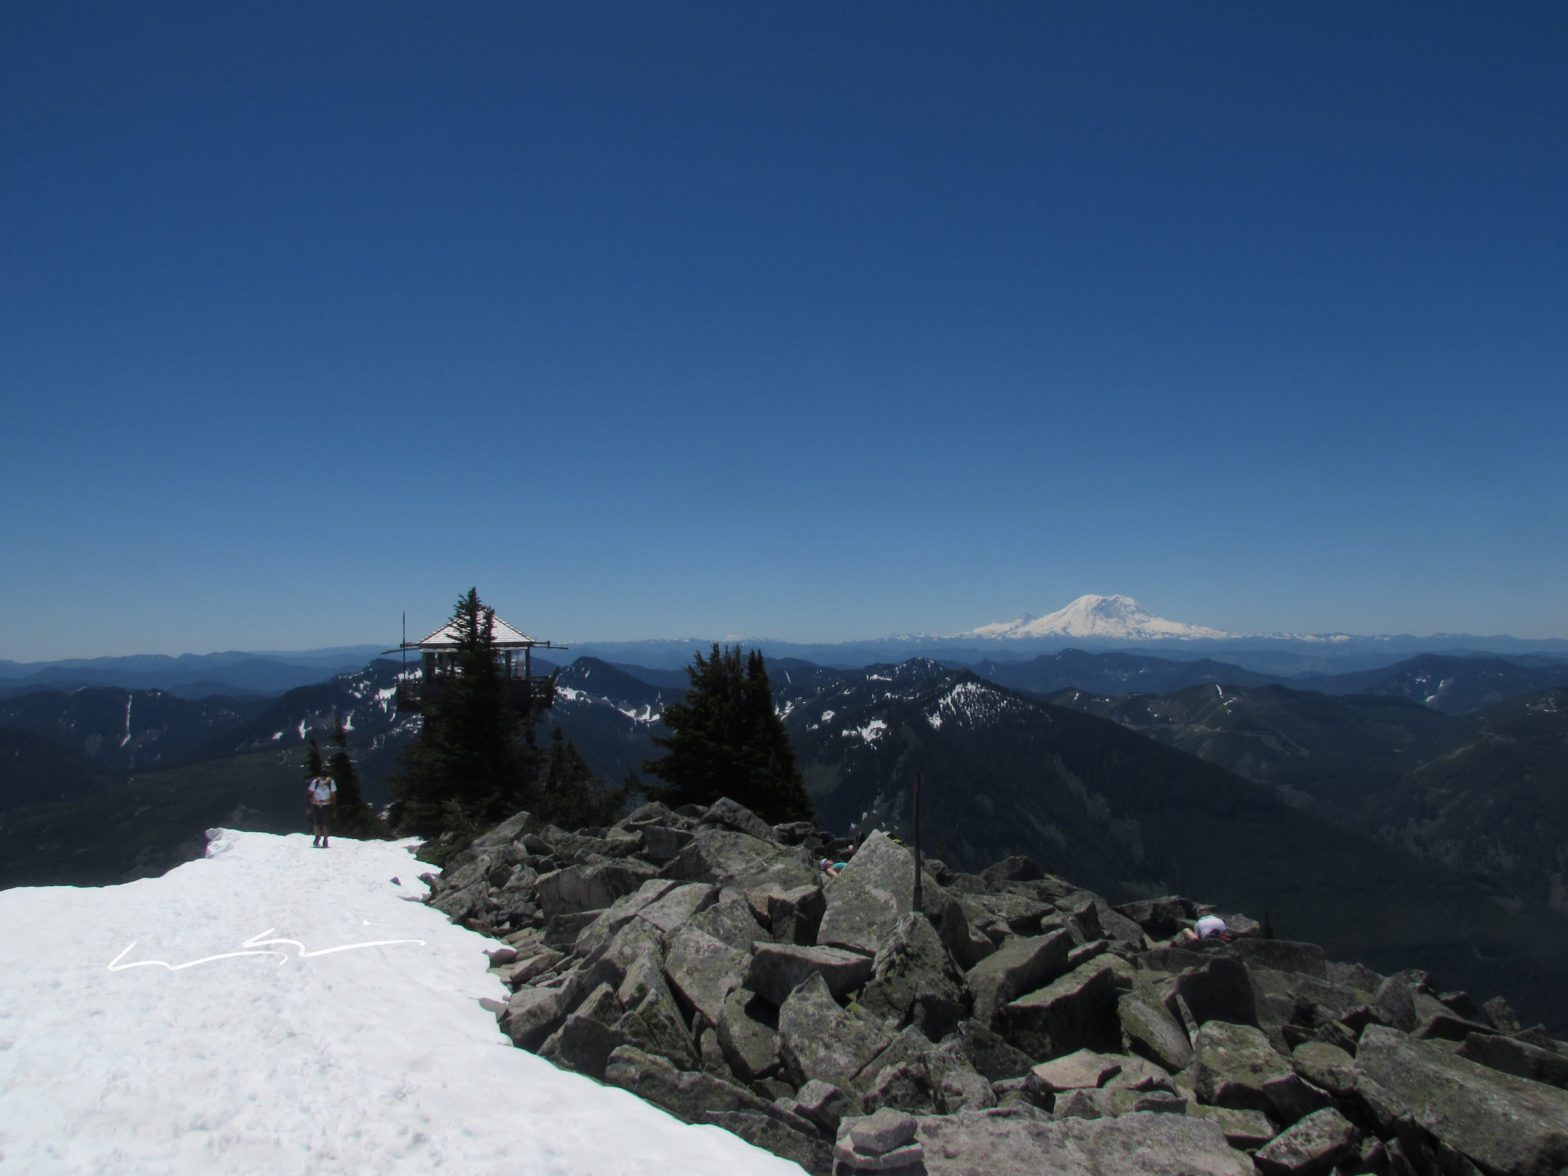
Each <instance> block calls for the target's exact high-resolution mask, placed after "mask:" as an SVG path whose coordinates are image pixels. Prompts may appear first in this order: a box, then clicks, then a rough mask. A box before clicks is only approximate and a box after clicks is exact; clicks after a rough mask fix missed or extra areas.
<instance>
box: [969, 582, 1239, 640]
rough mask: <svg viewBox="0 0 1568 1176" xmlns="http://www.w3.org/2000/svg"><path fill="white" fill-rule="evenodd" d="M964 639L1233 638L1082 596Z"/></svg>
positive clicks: (1127, 600) (1109, 599)
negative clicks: (1063, 605)
mask: <svg viewBox="0 0 1568 1176" xmlns="http://www.w3.org/2000/svg"><path fill="white" fill-rule="evenodd" d="M959 636H962V637H991V638H1024V637H1099V638H1106V639H1110V640H1115V641H1164V640H1172V639H1175V640H1189V641H1190V640H1196V639H1204V638H1207V639H1211V640H1212V639H1214V638H1223V637H1229V636H1231V634H1229V633H1224V632H1221V631H1220V630H1219V629H1208V628H1205V627H1203V626H1202V625H1189V624H1185V623H1184V622H1181V621H1171V620H1167V619H1165V618H1164V617H1157V616H1155V615H1154V614H1153V613H1151V612H1149V611H1148V610H1147V609H1145V608H1144V607H1143V606H1142V605H1141V604H1139V603H1138V602H1137V601H1136V600H1134V599H1133V598H1132V597H1130V596H1096V595H1092V594H1091V595H1085V596H1080V597H1079V598H1078V599H1077V600H1075V601H1073V602H1072V603H1071V604H1069V605H1067V606H1066V607H1065V608H1059V609H1057V610H1056V611H1055V612H1053V613H1047V614H1046V615H1045V616H1043V617H1036V616H1033V615H1031V614H1029V613H1025V614H1024V615H1023V616H1021V617H1019V618H1018V619H1017V620H1016V621H998V622H997V623H995V624H991V625H981V626H980V627H979V628H978V629H971V630H969V631H968V632H967V633H961V634H959Z"/></svg>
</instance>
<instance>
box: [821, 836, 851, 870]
mask: <svg viewBox="0 0 1568 1176" xmlns="http://www.w3.org/2000/svg"><path fill="white" fill-rule="evenodd" d="M854 856H855V843H854V842H853V841H851V842H850V843H849V848H848V849H846V850H845V851H844V857H843V859H842V860H840V861H833V860H830V859H829V858H823V859H822V860H821V861H820V862H818V863H817V864H818V865H819V866H821V867H822V872H823V873H824V874H826V875H827V876H828V877H829V878H837V877H838V876H839V875H840V874H842V873H843V872H844V867H845V866H847V865H849V859H850V858H852V857H854Z"/></svg>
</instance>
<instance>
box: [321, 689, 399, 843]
mask: <svg viewBox="0 0 1568 1176" xmlns="http://www.w3.org/2000/svg"><path fill="white" fill-rule="evenodd" d="M332 743H333V746H334V747H335V748H336V749H337V750H335V751H334V752H333V753H332V759H331V761H330V762H329V763H328V765H327V774H328V775H330V776H331V777H332V779H333V782H334V783H336V784H337V786H338V803H337V816H336V817H335V818H334V823H335V825H336V827H337V831H338V832H340V833H342V834H343V835H344V836H345V837H385V836H387V835H388V833H389V832H390V831H389V830H388V829H387V827H386V826H385V825H384V824H382V822H381V820H380V818H378V817H377V816H376V814H375V812H374V810H372V809H371V807H370V805H369V804H368V803H367V802H366V801H365V798H364V795H363V793H362V791H361V789H360V781H359V769H358V768H357V767H355V766H354V760H353V758H352V757H351V756H350V755H349V753H348V727H347V726H346V725H345V724H344V722H343V716H342V715H334V716H333V718H332ZM318 758H319V753H318Z"/></svg>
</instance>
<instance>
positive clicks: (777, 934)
mask: <svg viewBox="0 0 1568 1176" xmlns="http://www.w3.org/2000/svg"><path fill="white" fill-rule="evenodd" d="M752 897H753V899H754V900H755V899H756V898H757V897H759V896H758V895H757V894H756V893H755V892H754V893H753V896H752ZM760 898H761V906H762V908H763V909H764V910H765V911H766V912H767V919H768V930H769V931H770V932H771V933H772V936H773V938H774V939H775V940H776V941H777V942H779V943H794V944H798V945H800V946H807V945H810V944H814V943H816V941H817V928H819V927H820V926H822V915H823V913H824V912H825V911H826V910H827V898H826V896H825V895H824V894H823V893H822V887H820V886H795V887H791V888H790V889H788V890H780V889H776V888H775V889H771V890H768V891H766V892H765V893H763V894H761V895H760Z"/></svg>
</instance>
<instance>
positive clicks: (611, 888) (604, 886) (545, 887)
mask: <svg viewBox="0 0 1568 1176" xmlns="http://www.w3.org/2000/svg"><path fill="white" fill-rule="evenodd" d="M653 874H654V870H653V867H652V866H650V865H648V864H646V863H644V862H639V861H635V860H633V861H618V862H604V863H601V864H598V865H578V866H567V867H566V868H564V869H560V870H552V871H551V872H550V873H548V874H541V875H540V876H539V880H538V881H537V882H536V883H535V884H534V889H535V891H536V893H537V894H538V896H539V908H540V909H541V910H542V911H544V914H545V917H546V918H549V919H554V918H558V917H560V916H563V915H576V914H582V913H584V912H586V911H598V910H604V909H606V908H608V907H609V906H610V905H611V904H612V903H614V902H615V900H616V899H618V898H620V897H622V896H623V895H627V894H632V893H635V892H636V890H637V889H638V888H639V887H640V886H641V885H642V884H643V883H644V882H646V881H647V880H648V879H649V878H652V877H653Z"/></svg>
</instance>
